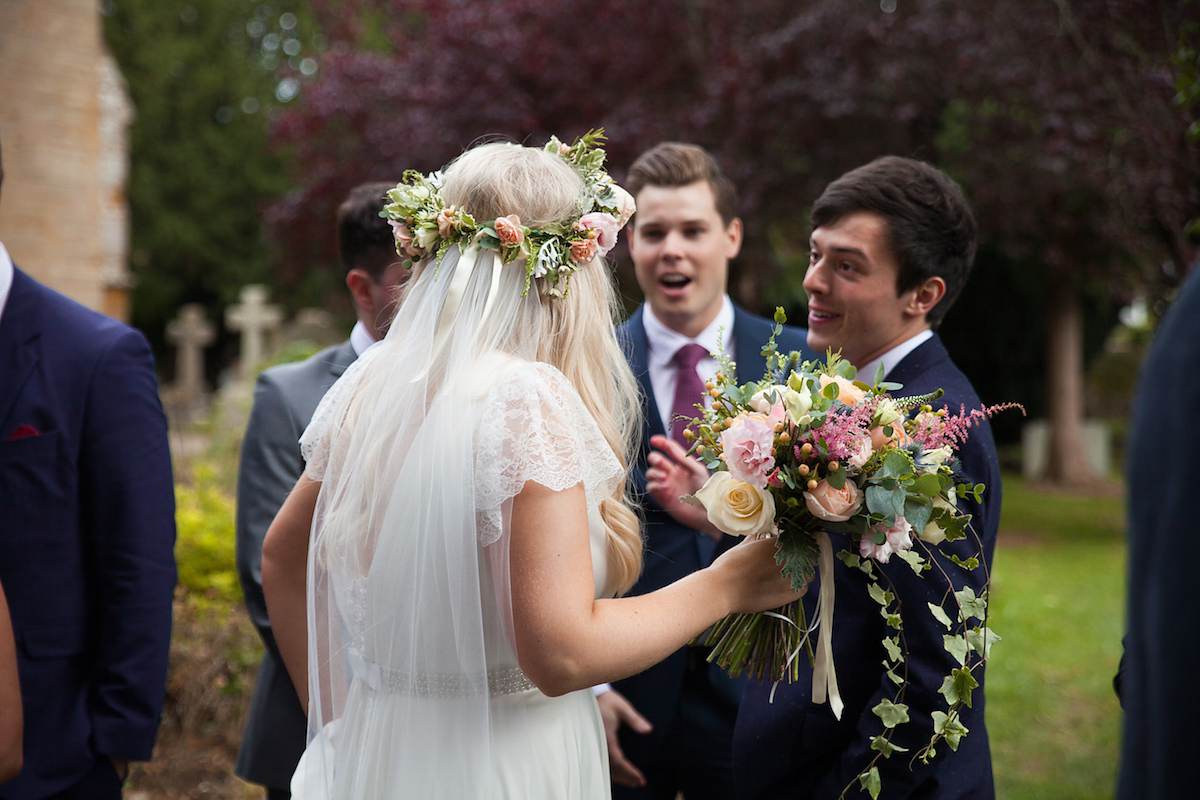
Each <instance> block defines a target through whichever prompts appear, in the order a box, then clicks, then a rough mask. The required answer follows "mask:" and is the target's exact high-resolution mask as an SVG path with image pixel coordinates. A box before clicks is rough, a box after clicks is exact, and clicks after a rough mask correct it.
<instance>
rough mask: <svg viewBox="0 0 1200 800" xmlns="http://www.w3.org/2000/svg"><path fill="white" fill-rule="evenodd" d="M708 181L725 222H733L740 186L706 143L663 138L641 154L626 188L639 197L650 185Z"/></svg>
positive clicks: (670, 186) (680, 184) (685, 184)
mask: <svg viewBox="0 0 1200 800" xmlns="http://www.w3.org/2000/svg"><path fill="white" fill-rule="evenodd" d="M696 181H708V186H709V188H710V189H712V193H713V202H714V203H715V204H716V207H717V213H718V214H720V215H721V222H723V223H724V224H725V225H729V223H730V222H733V220H734V219H736V218H737V215H738V197H737V189H736V188H735V187H734V185H733V181H731V180H729V178H727V177H725V173H723V172H721V166H720V165H719V164H718V163H717V160H716V159H715V158H713V157H712V154H711V153H709V152H708V151H707V150H705V149H704V148H703V147H700V146H699V145H695V144H684V143H683V142H661V143H659V144H656V145H655V146H654V147H651V148H650V149H649V150H647V151H646V152H644V153H642V154H641V155H640V156H638V157H637V160H635V161H634V162H633V166H631V167H630V168H629V177H628V178H627V179H626V181H625V188H626V189H627V190H628V191H629V193H630V194H631V195H633V197H634V199H636V198H637V196H638V192H640V191H641V190H642V189H644V188H645V187H647V186H665V187H669V188H674V187H678V186H688V185H689V184H693V183H695V182H696Z"/></svg>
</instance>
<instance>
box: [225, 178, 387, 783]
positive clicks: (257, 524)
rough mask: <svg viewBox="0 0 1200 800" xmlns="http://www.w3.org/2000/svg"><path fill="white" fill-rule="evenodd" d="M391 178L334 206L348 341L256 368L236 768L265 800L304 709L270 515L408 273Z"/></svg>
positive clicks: (281, 774) (243, 520)
mask: <svg viewBox="0 0 1200 800" xmlns="http://www.w3.org/2000/svg"><path fill="white" fill-rule="evenodd" d="M394 186H395V184H392V183H366V184H362V185H360V186H357V187H355V188H354V189H352V190H351V191H350V194H349V195H348V196H347V197H346V199H345V200H344V201H342V204H341V205H340V206H339V207H338V214H337V230H338V255H339V257H340V258H341V262H342V266H343V268H345V270H346V287H347V288H348V289H349V290H350V296H351V298H352V299H353V301H354V309H355V312H356V313H357V315H358V322H357V323H356V324H355V325H354V329H353V330H352V331H351V332H350V338H349V339H347V340H346V341H344V342H342V343H341V344H338V345H334V346H333V347H327V348H326V349H324V350H322V351H321V352H319V353H316V354H315V355H313V356H312V357H310V358H308V359H306V360H304V361H301V362H299V363H296V364H281V365H279V366H276V367H271V368H269V369H265V370H263V371H262V374H260V375H259V376H258V385H257V386H256V387H255V389H254V407H253V408H252V409H251V410H250V419H249V420H248V421H247V423H246V435H245V437H244V438H243V440H242V454H241V463H240V464H239V465H238V486H237V564H238V576H239V577H240V578H241V583H242V591H243V594H245V597H246V608H247V609H249V611H250V618H251V619H252V620H253V621H254V625H255V627H256V628H258V632H259V634H260V635H261V636H262V639H263V644H264V645H265V646H266V652H264V653H263V658H262V663H261V664H260V665H259V668H258V679H257V681H256V682H255V684H254V696H253V698H252V699H251V701H250V713H249V715H248V716H247V718H246V730H245V732H244V733H243V735H242V744H241V747H239V748H238V761H237V767H236V769H235V771H236V772H237V774H238V775H239V776H241V777H242V778H245V779H246V780H248V781H251V782H253V783H258V784H262V785H263V786H265V787H266V788H267V797H268V800H283V799H284V798H287V797H290V796H291V791H290V789H289V788H288V787H289V786H290V785H291V780H292V773H293V772H295V770H296V762H298V761H299V760H300V755H301V754H302V753H303V752H304V747H305V745H306V744H307V739H308V737H307V736H306V730H307V720H306V717H305V715H306V713H307V709H304V708H301V707H300V700H299V698H298V697H297V696H296V689H295V687H294V686H293V685H292V681H291V678H290V677H289V676H288V673H287V670H286V669H284V666H283V661H282V659H281V658H280V656H279V650H278V648H277V647H276V645H275V636H274V634H273V633H272V631H271V621H270V619H268V618H267V604H266V601H265V600H264V598H263V589H262V543H263V537H264V536H266V533H267V528H268V527H269V526H270V524H271V520H273V519H274V518H275V513H276V512H277V511H279V507H280V506H281V505H283V500H284V498H286V497H287V495H288V492H290V491H291V490H292V487H294V486H295V485H296V481H297V480H298V479H299V478H300V473H301V472H303V471H304V459H303V458H302V457H301V456H300V434H302V433H304V429H305V428H307V427H308V423H309V421H310V420H311V419H312V415H313V412H314V411H316V409H317V404H318V403H320V402H321V398H322V397H323V396H324V395H325V392H326V390H328V389H329V387H330V386H332V385H333V383H334V381H336V380H337V379H338V378H339V377H340V376H341V374H342V373H343V372H345V371H346V368H347V367H349V366H350V364H352V363H353V362H354V360H355V359H356V358H358V356H359V355H360V354H362V352H363V351H364V350H366V349H367V348H368V347H370V346H371V345H372V344H374V343H375V342H376V341H378V340H379V339H381V338H383V335H384V334H385V333H386V332H387V328H388V325H389V323H390V322H391V320H392V316H393V315H394V314H395V311H396V304H395V291H396V289H397V288H398V287H399V286H400V285H401V284H403V282H404V281H405V280H406V279H407V278H408V270H406V269H404V267H403V266H401V262H400V258H399V257H398V256H397V255H396V241H395V239H394V238H393V237H392V229H391V226H390V225H388V223H387V220H385V219H383V218H382V217H380V216H379V212H380V211H381V210H382V209H383V203H384V194H386V193H387V191H388V190H389V189H392V188H393V187H394Z"/></svg>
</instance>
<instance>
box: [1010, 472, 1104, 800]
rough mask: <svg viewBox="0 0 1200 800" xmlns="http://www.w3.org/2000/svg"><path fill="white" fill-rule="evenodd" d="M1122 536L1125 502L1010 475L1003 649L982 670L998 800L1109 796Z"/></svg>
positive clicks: (1087, 798) (1087, 799) (1092, 798)
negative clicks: (1037, 485) (1050, 488)
mask: <svg viewBox="0 0 1200 800" xmlns="http://www.w3.org/2000/svg"><path fill="white" fill-rule="evenodd" d="M1124 528H1125V526H1124V503H1123V500H1122V499H1121V497H1120V496H1119V494H1113V495H1111V496H1109V495H1105V496H1081V495H1066V494H1056V493H1043V492H1038V491H1033V490H1031V489H1030V488H1029V487H1028V486H1027V485H1026V484H1025V482H1024V481H1022V480H1021V479H1020V478H1017V477H1014V476H1008V477H1006V478H1005V482H1004V509H1003V515H1002V517H1001V524H1000V539H999V546H998V549H997V552H996V561H995V566H994V570H993V575H992V615H993V624H994V625H995V627H996V630H997V632H998V633H999V634H1000V635H1001V636H1002V637H1004V641H1003V642H1001V643H1000V644H999V645H997V646H996V648H995V649H994V650H993V652H992V660H991V662H990V663H989V664H988V674H987V723H988V732H989V734H990V736H991V744H992V759H993V765H994V769H995V773H996V791H997V797H998V798H1000V800H1035V799H1037V800H1041V799H1042V798H1045V799H1046V800H1051V799H1052V800H1073V799H1074V798H1078V799H1079V800H1085V799H1086V800H1097V798H1110V797H1112V793H1113V787H1114V784H1115V780H1116V769H1117V755H1118V741H1119V729H1120V709H1119V706H1118V705H1117V700H1116V697H1115V695H1114V694H1113V690H1112V676H1113V675H1114V674H1115V673H1116V669H1117V661H1118V659H1119V658H1120V654H1121V634H1122V631H1123V627H1124V622H1123V620H1124V600H1125V546H1124Z"/></svg>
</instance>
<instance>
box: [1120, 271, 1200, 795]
mask: <svg viewBox="0 0 1200 800" xmlns="http://www.w3.org/2000/svg"><path fill="white" fill-rule="evenodd" d="M1198 374H1200V263H1197V264H1195V265H1193V266H1192V272H1191V274H1190V275H1189V276H1188V278H1187V281H1185V282H1184V284H1183V286H1182V288H1181V289H1180V290H1179V296H1178V297H1177V298H1176V300H1175V303H1174V305H1172V307H1171V310H1170V311H1169V312H1168V313H1167V315H1166V316H1165V317H1163V320H1162V322H1161V323H1160V324H1159V326H1158V331H1157V332H1156V333H1155V335H1154V344H1153V345H1151V347H1150V351H1149V352H1148V353H1147V354H1146V360H1145V361H1144V362H1143V363H1142V369H1141V374H1140V375H1139V377H1138V388H1137V394H1136V396H1135V398H1134V404H1133V415H1132V418H1131V420H1130V421H1131V423H1132V424H1131V425H1130V429H1129V450H1128V454H1127V457H1126V464H1125V482H1126V486H1127V490H1126V491H1127V493H1128V498H1129V508H1128V512H1127V514H1128V520H1129V525H1128V543H1129V548H1128V550H1129V587H1128V589H1127V590H1126V595H1127V596H1126V603H1127V605H1126V613H1125V655H1124V657H1123V658H1122V659H1121V673H1120V675H1121V683H1120V692H1121V695H1120V696H1121V706H1122V708H1123V709H1124V711H1125V716H1124V719H1123V720H1122V727H1121V770H1120V776H1119V778H1118V781H1117V795H1116V796H1117V798H1118V799H1119V800H1167V798H1176V797H1200V773H1198V772H1197V771H1196V768H1195V766H1194V762H1193V761H1192V759H1193V758H1195V750H1196V734H1195V724H1196V717H1197V715H1200V696H1198V695H1197V694H1196V691H1195V688H1194V684H1195V682H1196V663H1197V661H1198V660H1200V613H1198V612H1197V610H1196V601H1195V598H1196V594H1197V592H1200V576H1198V575H1197V574H1196V570H1195V569H1194V567H1193V566H1192V564H1191V559H1190V558H1189V557H1188V555H1189V552H1188V549H1187V544H1188V542H1189V541H1190V539H1191V538H1192V537H1193V535H1194V534H1193V531H1195V529H1196V522H1195V518H1196V515H1195V512H1194V511H1193V506H1192V503H1193V502H1194V501H1195V498H1196V497H1197V496H1198V495H1200V475H1198V474H1197V472H1196V452H1197V450H1198V449H1200V421H1198V420H1197V416H1196V414H1197V409H1200V380H1197V375H1198Z"/></svg>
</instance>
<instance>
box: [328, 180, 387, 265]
mask: <svg viewBox="0 0 1200 800" xmlns="http://www.w3.org/2000/svg"><path fill="white" fill-rule="evenodd" d="M394 188H396V184H394V183H386V182H381V183H364V184H360V185H359V186H355V187H354V188H353V189H351V190H350V194H348V195H346V199H345V200H343V201H342V204H341V205H340V206H338V210H337V236H338V256H339V257H340V258H341V260H342V269H344V270H346V272H349V271H350V270H352V269H361V270H364V271H365V272H366V273H367V274H368V275H370V276H371V277H372V278H373V279H374V280H376V281H379V280H380V279H381V278H382V277H383V271H384V270H386V269H387V268H388V266H389V265H390V264H392V263H394V262H396V261H397V260H399V256H397V255H396V240H395V238H394V237H393V235H392V226H391V225H389V224H388V222H387V220H385V219H384V218H383V217H381V216H379V212H380V211H382V210H383V206H384V204H385V200H384V195H385V194H387V192H388V190H389V189H394Z"/></svg>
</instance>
